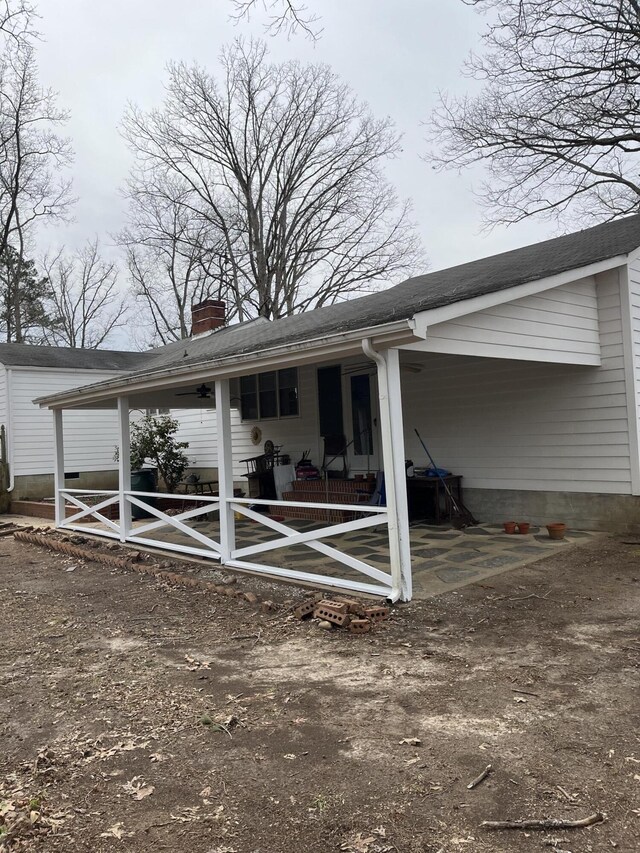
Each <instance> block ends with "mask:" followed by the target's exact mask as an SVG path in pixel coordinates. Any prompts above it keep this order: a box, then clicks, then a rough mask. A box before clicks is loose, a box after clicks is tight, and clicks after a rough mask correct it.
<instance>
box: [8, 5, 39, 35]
mask: <svg viewBox="0 0 640 853" xmlns="http://www.w3.org/2000/svg"><path fill="white" fill-rule="evenodd" d="M36 17H37V14H36V11H35V9H34V7H33V5H32V4H31V3H29V2H27V0H0V33H2V34H3V35H4V36H6V37H8V38H10V39H12V40H13V41H16V42H20V43H22V42H24V41H26V40H28V39H29V38H32V37H34V36H35V35H36V33H35V31H34V29H33V21H34V19H35V18H36Z"/></svg>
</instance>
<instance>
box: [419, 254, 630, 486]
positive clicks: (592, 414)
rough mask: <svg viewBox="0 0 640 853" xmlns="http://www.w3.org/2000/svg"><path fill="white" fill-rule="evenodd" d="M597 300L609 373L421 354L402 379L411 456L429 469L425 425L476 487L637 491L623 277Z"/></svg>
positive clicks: (609, 279)
mask: <svg viewBox="0 0 640 853" xmlns="http://www.w3.org/2000/svg"><path fill="white" fill-rule="evenodd" d="M597 299H598V311H599V321H600V344H601V354H602V365H601V367H578V366H573V365H546V364H540V363H538V364H534V363H523V362H516V361H507V360H497V359H491V358H471V357H467V356H454V355H432V356H429V355H423V356H421V360H422V361H423V364H424V369H423V372H421V373H418V374H413V373H404V374H403V380H402V381H403V403H404V405H403V408H404V412H405V429H406V443H407V447H406V452H407V456H408V457H410V458H412V459H413V461H414V462H415V463H416V464H425V463H426V457H425V454H424V451H422V449H421V448H420V446H419V444H418V441H417V438H416V436H415V433H414V432H413V430H414V427H417V428H418V429H419V430H420V431H421V433H422V436H423V438H424V439H425V441H426V443H427V446H428V447H429V449H430V450H431V452H432V455H433V456H434V458H435V460H436V462H437V463H438V464H439V465H440V466H442V467H445V468H449V469H451V470H454V471H455V472H456V473H460V474H462V475H463V476H464V484H465V485H466V486H467V487H475V488H495V489H534V490H550V491H567V492H571V491H577V492H595V493H597V492H602V493H615V494H628V493H630V491H631V479H630V445H629V430H628V421H627V399H626V386H625V370H624V360H623V344H622V330H621V302H620V286H619V274H618V271H617V270H613V271H611V272H608V273H602V274H601V275H599V276H598V277H597ZM414 355H415V356H417V354H412V356H411V359H410V358H409V354H406V355H405V360H407V361H409V360H413V356H414ZM417 360H418V359H417V358H416V361H417Z"/></svg>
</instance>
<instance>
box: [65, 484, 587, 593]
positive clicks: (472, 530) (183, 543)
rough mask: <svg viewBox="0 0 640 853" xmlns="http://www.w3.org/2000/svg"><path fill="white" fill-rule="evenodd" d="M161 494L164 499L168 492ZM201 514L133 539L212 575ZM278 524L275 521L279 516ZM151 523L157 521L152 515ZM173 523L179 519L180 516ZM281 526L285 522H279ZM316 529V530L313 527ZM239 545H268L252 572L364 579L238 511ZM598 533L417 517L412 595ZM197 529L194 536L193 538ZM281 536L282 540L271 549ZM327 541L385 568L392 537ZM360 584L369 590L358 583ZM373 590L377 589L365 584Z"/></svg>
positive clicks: (349, 535)
mask: <svg viewBox="0 0 640 853" xmlns="http://www.w3.org/2000/svg"><path fill="white" fill-rule="evenodd" d="M165 500H166V498H165ZM202 504H203V505H202V507H200V509H202V510H203V514H202V515H201V516H200V517H199V519H195V520H187V521H186V522H185V525H186V526H187V527H188V530H189V533H186V532H182V531H181V530H180V529H179V528H178V527H176V526H174V524H173V520H174V519H175V518H176V517H175V516H169V518H170V519H171V522H170V523H167V524H162V525H160V526H156V527H154V529H152V530H148V527H149V521H148V520H145V519H141V520H137V521H133V522H132V527H131V535H130V542H131V543H132V544H134V543H137V544H145V545H146V546H147V547H149V548H151V549H153V550H155V549H158V551H159V552H163V551H164V552H169V553H170V552H176V553H179V554H181V555H182V556H189V555H190V556H191V557H192V558H195V557H199V558H200V559H197V560H195V566H194V571H196V572H197V573H198V574H199V575H200V576H202V577H203V578H204V579H207V578H208V577H209V576H211V577H212V578H215V577H217V571H218V569H217V566H212V565H211V563H210V560H208V559H207V558H206V557H205V553H206V552H204V551H203V550H201V549H199V548H194V544H197V543H199V544H201V543H203V542H204V541H205V540H206V541H207V542H217V541H219V539H220V524H219V521H218V520H217V513H216V512H215V511H214V512H212V511H211V505H210V504H209V505H207V502H202ZM276 523H277V524H279V523H278V522H276ZM151 524H154V522H151ZM178 524H182V522H180V520H179V519H178ZM279 526H282V525H280V524H279ZM286 527H287V528H288V529H289V530H290V537H293V536H296V535H300V537H301V538H302V537H305V536H306V537H308V536H309V535H313V536H317V522H314V521H311V520H305V519H299V518H287V520H286ZM73 529H74V530H76V531H77V532H94V533H98V532H99V533H102V535H109V533H110V527H109V526H108V525H107V524H106V523H98V524H97V525H96V522H95V521H93V520H89V519H83V520H82V521H79V522H74V523H73ZM314 531H315V532H314ZM235 535H236V545H237V547H238V549H239V550H242V549H245V548H246V549H254V548H258V549H260V548H263V547H264V548H265V549H267V551H266V552H263V553H268V560H265V558H264V557H261V556H260V554H259V553H258V555H257V556H256V557H255V558H254V559H255V563H254V567H253V570H254V571H255V572H256V573H257V574H266V575H271V576H274V575H275V572H274V566H273V564H276V565H277V566H278V567H279V569H280V570H281V571H280V572H279V577H280V578H281V579H284V580H299V581H301V582H303V583H305V582H314V583H315V584H316V585H318V586H321V587H326V588H328V589H331V588H338V589H351V588H353V587H354V586H355V585H358V584H359V583H361V578H362V575H361V573H360V572H359V571H357V570H355V569H350V568H349V566H348V565H345V563H344V562H342V561H341V560H338V559H335V558H332V557H331V556H327V555H325V554H319V553H318V552H317V551H315V550H313V549H310V548H308V547H307V546H306V545H305V542H304V541H299V542H298V543H297V544H285V545H282V537H281V535H280V533H279V532H278V531H276V530H273V529H270V528H269V527H266V526H262V525H260V524H258V523H256V522H255V521H252V520H249V519H247V518H238V519H236V523H235ZM595 535H597V534H594V533H589V532H584V531H573V530H570V531H568V532H567V535H566V537H565V539H563V540H560V541H554V540H551V539H550V538H549V537H548V535H547V532H546V530H544V529H542V528H540V527H536V526H532V527H531V529H530V531H529V533H528V534H527V535H524V536H523V535H517V534H516V535H508V534H505V532H504V530H503V527H502V525H499V524H483V525H478V526H476V527H468V528H465V529H463V530H458V529H455V528H453V527H451V526H448V525H442V524H440V525H435V524H427V523H414V524H412V525H411V526H410V528H409V540H410V548H411V571H412V578H413V597H414V598H417V599H425V598H429V597H431V596H433V595H438V594H440V593H443V592H447V591H451V590H455V589H459V588H461V587H464V586H466V585H467V584H470V583H482V582H483V581H486V580H487V579H488V578H490V577H492V576H494V575H498V574H501V573H503V572H506V571H510V570H512V569H516V568H521V567H523V566H525V565H528V564H530V563H534V562H536V561H537V560H540V559H542V558H544V557H548V556H550V555H551V554H554V553H557V552H558V551H562V550H566V549H567V548H568V547H569V546H570V545H578V544H586V543H588V542H589V541H592V540H593V538H594V536H595ZM194 536H195V537H197V539H194ZM278 542H279V544H280V547H277V548H273V545H274V544H277V543H278ZM331 545H332V548H333V549H334V551H335V554H337V555H339V556H341V557H342V558H344V557H346V558H347V559H348V558H349V557H351V558H353V559H355V560H357V561H362V562H363V563H364V564H365V565H368V566H369V567H371V569H373V570H375V571H379V572H381V573H383V574H385V575H386V574H388V573H389V561H390V552H389V542H388V533H387V530H386V525H384V524H382V523H380V522H378V524H376V525H375V526H371V527H369V528H368V529H362V530H356V531H349V532H346V533H343V534H341V535H337V536H334V537H332V540H331ZM361 591H366V590H363V589H361ZM370 591H371V592H374V590H373V589H372V590H370Z"/></svg>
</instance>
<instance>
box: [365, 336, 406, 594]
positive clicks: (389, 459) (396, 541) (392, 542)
mask: <svg viewBox="0 0 640 853" xmlns="http://www.w3.org/2000/svg"><path fill="white" fill-rule="evenodd" d="M362 351H363V353H364V354H365V355H366V356H367V358H370V359H371V361H374V362H375V364H376V366H377V368H378V400H379V404H380V422H381V435H382V465H383V468H384V470H385V472H386V473H387V474H388V475H389V476H386V477H385V489H386V494H387V514H388V519H389V521H388V530H389V553H390V557H391V592H390V593H389V596H388V600H389V601H391V602H393V603H395V602H396V601H398V600H399V599H400V598H402V597H403V595H402V552H401V545H400V529H399V524H398V501H397V496H396V484H397V483H396V476H395V460H394V452H393V436H392V427H391V421H392V412H391V406H390V399H389V375H388V371H387V362H386V360H385V359H384V357H383V356H382V355H380V353H379V352H377V350H375V349H374V348H373V347H372V345H371V339H370V338H364V339H363V341H362Z"/></svg>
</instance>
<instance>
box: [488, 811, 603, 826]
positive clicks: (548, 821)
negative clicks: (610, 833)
mask: <svg viewBox="0 0 640 853" xmlns="http://www.w3.org/2000/svg"><path fill="white" fill-rule="evenodd" d="M603 820H604V815H603V814H602V813H601V812H595V814H592V815H589V816H588V817H583V818H582V819H581V820H562V819H560V820H558V819H556V818H545V819H543V820H529V819H526V820H483V821H482V823H481V824H480V826H481V827H483V828H484V829H582V828H583V827H585V826H592V825H593V824H594V823H602V821H603Z"/></svg>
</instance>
